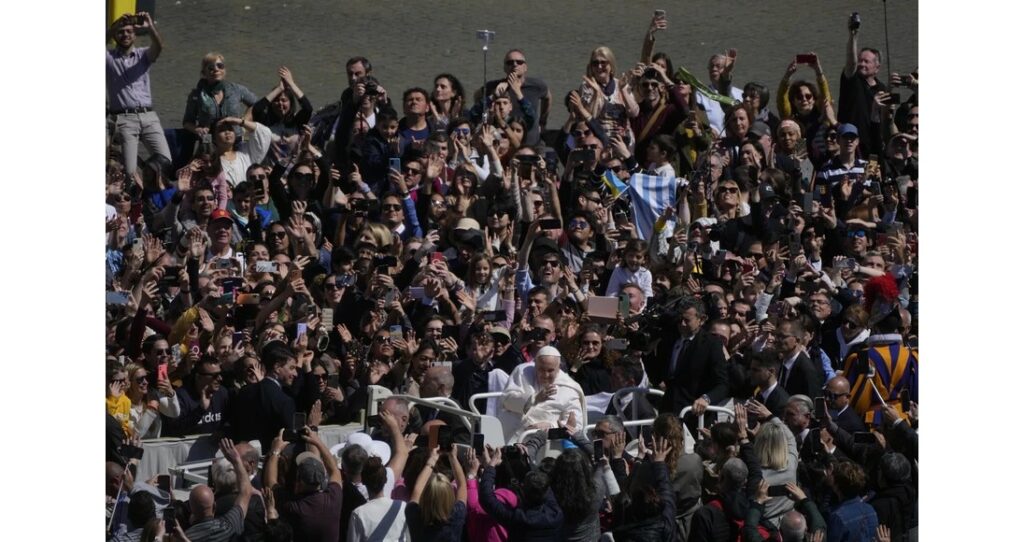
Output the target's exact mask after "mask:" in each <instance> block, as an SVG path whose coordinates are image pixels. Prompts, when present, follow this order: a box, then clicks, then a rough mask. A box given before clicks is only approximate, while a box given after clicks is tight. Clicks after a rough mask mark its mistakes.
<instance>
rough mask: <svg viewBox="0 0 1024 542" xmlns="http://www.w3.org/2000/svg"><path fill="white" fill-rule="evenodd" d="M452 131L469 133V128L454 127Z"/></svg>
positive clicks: (461, 133) (462, 133) (463, 133)
mask: <svg viewBox="0 0 1024 542" xmlns="http://www.w3.org/2000/svg"><path fill="white" fill-rule="evenodd" d="M454 131H455V133H456V134H459V135H469V128H456V129H455V130H454Z"/></svg>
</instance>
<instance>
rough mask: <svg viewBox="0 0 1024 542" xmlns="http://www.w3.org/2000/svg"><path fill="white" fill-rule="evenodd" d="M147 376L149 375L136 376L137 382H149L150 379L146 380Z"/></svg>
mask: <svg viewBox="0 0 1024 542" xmlns="http://www.w3.org/2000/svg"><path fill="white" fill-rule="evenodd" d="M147 377H148V375H142V376H137V377H135V383H136V384H148V383H149V380H146V378H147Z"/></svg>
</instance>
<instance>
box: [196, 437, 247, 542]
mask: <svg viewBox="0 0 1024 542" xmlns="http://www.w3.org/2000/svg"><path fill="white" fill-rule="evenodd" d="M220 450H221V452H222V453H223V454H224V457H225V459H227V460H228V461H230V462H231V465H232V466H233V467H234V468H235V483H236V484H237V488H238V497H237V498H236V499H235V505H234V506H232V507H231V510H229V511H228V512H227V513H226V514H224V515H222V516H218V517H214V515H215V511H216V508H215V503H216V501H215V499H214V496H213V490H212V489H210V487H209V486H205V485H199V486H196V487H194V488H193V489H192V491H191V493H189V495H188V507H189V510H190V512H191V520H190V523H191V524H192V526H191V527H189V528H188V530H187V531H185V536H187V537H188V539H189V540H191V541H192V542H221V541H226V540H230V539H231V538H232V537H234V536H237V535H240V534H242V531H243V528H244V524H243V522H244V521H245V512H246V510H248V508H249V500H250V499H251V498H252V494H253V488H252V484H251V483H249V474H248V472H247V471H246V469H245V463H243V461H242V458H241V456H240V455H239V453H238V450H236V449H235V445H234V444H232V442H231V441H230V440H228V439H224V440H222V441H221V445H220Z"/></svg>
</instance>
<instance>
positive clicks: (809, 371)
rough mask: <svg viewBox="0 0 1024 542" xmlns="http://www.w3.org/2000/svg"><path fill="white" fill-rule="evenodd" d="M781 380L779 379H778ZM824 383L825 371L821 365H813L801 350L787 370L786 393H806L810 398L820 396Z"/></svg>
mask: <svg viewBox="0 0 1024 542" xmlns="http://www.w3.org/2000/svg"><path fill="white" fill-rule="evenodd" d="M780 382H781V379H780ZM824 385H825V373H824V371H823V370H822V368H821V366H820V365H818V366H817V367H815V365H814V362H813V361H811V358H810V357H809V356H808V355H807V353H805V352H801V353H800V355H799V356H797V358H796V362H795V363H793V368H792V369H790V371H789V378H787V379H786V384H785V386H783V387H784V388H786V393H788V394H790V395H791V396H792V395H798V394H799V395H806V396H808V397H810V398H811V399H813V398H815V397H820V396H821V388H822V386H824Z"/></svg>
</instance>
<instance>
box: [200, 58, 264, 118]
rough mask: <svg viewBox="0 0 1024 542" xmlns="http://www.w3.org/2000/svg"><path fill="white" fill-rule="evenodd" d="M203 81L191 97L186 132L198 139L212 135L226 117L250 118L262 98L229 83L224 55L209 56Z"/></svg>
mask: <svg viewBox="0 0 1024 542" xmlns="http://www.w3.org/2000/svg"><path fill="white" fill-rule="evenodd" d="M199 73H200V76H201V79H199V82H198V83H196V88H194V89H192V92H190V93H189V95H188V101H187V103H186V104H185V115H184V117H183V118H182V119H181V123H182V124H181V125H182V127H183V128H185V129H186V130H188V131H189V132H192V133H193V134H195V135H196V136H198V137H203V136H204V135H208V134H210V130H211V128H213V125H214V124H216V122H217V121H218V120H220V119H222V118H225V117H247V116H248V115H247V113H248V111H249V108H251V107H252V106H253V105H254V104H255V103H256V101H257V100H259V97H257V96H256V95H255V94H253V92H252V91H251V90H249V89H248V88H246V87H244V86H242V85H239V84H238V83H231V82H227V81H225V80H224V79H225V78H226V77H227V73H228V72H227V67H226V66H225V64H224V55H222V54H220V53H207V54H206V55H205V56H203V60H202V63H201V64H200V70H199Z"/></svg>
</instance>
